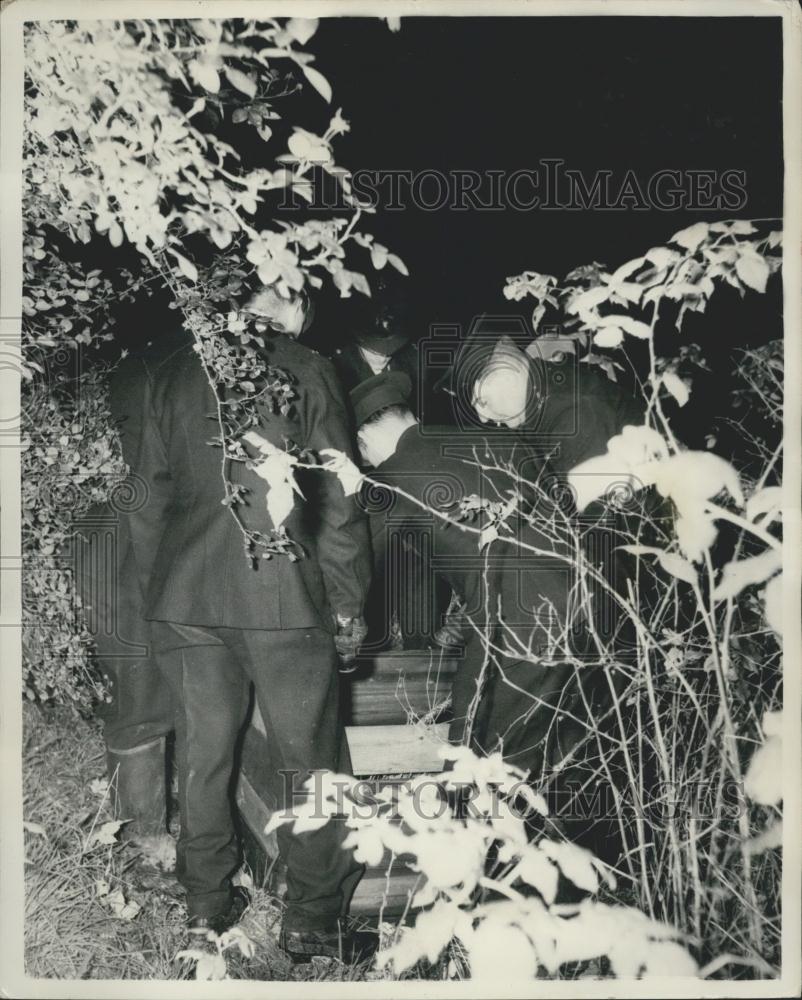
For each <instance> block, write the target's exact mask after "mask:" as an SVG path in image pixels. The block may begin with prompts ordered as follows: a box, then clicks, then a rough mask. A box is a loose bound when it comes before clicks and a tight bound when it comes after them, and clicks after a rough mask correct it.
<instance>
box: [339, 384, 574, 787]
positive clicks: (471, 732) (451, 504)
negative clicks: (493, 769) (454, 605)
mask: <svg viewBox="0 0 802 1000" xmlns="http://www.w3.org/2000/svg"><path fill="white" fill-rule="evenodd" d="M407 391H408V386H407V385H406V384H405V381H404V379H403V377H401V376H399V375H393V374H390V375H383V376H375V377H374V378H372V379H369V380H368V381H366V382H364V383H363V384H362V385H361V386H359V387H357V389H356V390H354V391H353V392H352V393H351V402H352V406H353V409H354V412H355V415H356V418H357V425H358V428H359V430H358V441H359V447H360V452H361V454H362V458H363V460H364V461H366V462H367V463H369V464H370V465H371V466H373V468H374V470H375V471H374V472H372V473H370V479H371V480H373V481H374V482H378V483H381V484H384V485H385V486H386V487H388V488H390V489H388V491H387V492H388V496H387V497H381V496H379V495H377V494H378V492H380V491H377V489H376V487H375V486H370V488H369V490H367V491H366V493H367V494H369V495H368V496H367V497H366V499H365V500H364V503H365V504H366V506H367V508H368V510H369V511H370V512H371V513H370V522H371V537H372V540H373V546H374V551H375V553H376V554H377V557H378V558H379V559H381V555H382V553H383V552H385V551H386V550H387V548H388V539H389V536H390V534H391V533H392V532H393V531H398V530H404V529H405V528H410V529H412V528H414V527H415V526H416V525H417V526H418V527H420V524H421V518H422V517H425V508H426V507H429V508H432V509H433V510H435V511H437V512H439V513H440V514H441V515H444V517H438V516H437V515H436V514H434V515H431V518H432V520H431V528H432V533H433V542H432V544H431V551H430V554H429V559H430V564H431V566H432V567H436V570H437V572H439V573H441V574H442V575H443V576H444V577H445V578H446V579H447V581H448V583H449V584H450V585H451V587H452V588H453V589H454V591H456V592H457V593H458V594H459V595H460V596H461V597H462V598H463V599H464V601H465V603H466V616H467V618H468V620H469V622H470V624H469V627H468V628H467V629H466V632H467V636H466V643H465V652H464V657H463V661H462V663H461V664H460V667H459V670H458V672H457V675H456V679H455V681H454V685H453V689H452V713H453V721H452V724H451V730H450V737H451V739H452V740H453V741H454V742H462V741H467V740H469V739H470V740H471V741H472V742H473V743H474V745H476V746H477V747H478V748H479V749H480V750H483V751H485V752H491V751H493V750H495V749H502V750H503V753H504V756H505V758H506V759H508V760H509V761H510V762H511V763H514V764H516V765H517V766H520V767H522V768H524V769H525V770H529V771H530V772H531V773H532V775H533V778H537V777H538V776H539V775H540V773H541V772H542V770H543V768H544V767H546V766H547V765H548V764H549V763H554V762H555V761H556V760H559V759H561V757H562V756H563V755H564V754H565V753H567V752H568V749H570V747H569V746H568V745H567V742H566V739H565V737H564V731H568V730H570V731H571V739H575V734H574V732H573V730H572V729H571V727H572V726H573V725H575V723H574V722H573V721H572V718H571V717H570V716H569V714H567V713H566V712H565V711H564V709H565V708H566V706H565V703H564V702H565V694H566V691H567V688H568V684H569V681H570V679H571V677H572V676H573V668H572V666H571V665H569V664H566V663H565V662H560V660H562V657H560V659H559V660H558V661H557V662H555V655H554V648H553V647H554V643H555V639H556V637H557V636H558V635H559V634H560V633H561V632H562V630H563V629H565V628H566V627H567V626H568V625H569V617H570V614H571V608H570V601H569V595H570V591H571V585H572V580H571V567H570V564H569V563H568V562H567V561H566V558H565V556H566V553H562V556H563V558H560V555H561V553H558V552H557V551H556V550H555V547H554V543H553V541H552V540H551V539H550V538H547V537H546V536H545V535H544V534H542V533H541V532H540V531H537V530H536V529H535V528H533V527H532V526H531V525H529V524H526V523H524V522H523V521H522V520H521V519H520V518H516V517H515V516H512V517H511V518H510V520H509V524H510V526H511V527H512V529H513V532H514V534H513V535H512V537H513V538H518V539H519V540H520V541H521V542H522V543H523V545H524V546H530V547H534V548H535V549H537V550H538V551H537V552H536V553H533V552H531V550H530V549H527V548H525V547H524V548H522V547H519V546H516V545H515V544H509V543H506V542H502V541H500V540H496V541H490V542H488V544H487V545H485V546H484V547H483V548H481V549H480V546H479V536H478V532H477V527H478V526H479V525H480V524H482V523H483V522H482V521H481V520H480V519H477V520H476V521H474V522H471V521H470V520H464V521H463V523H462V526H461V525H460V524H458V523H455V522H456V521H458V520H459V519H460V516H461V512H460V501H461V500H463V499H464V498H467V497H470V496H472V495H476V496H478V497H480V498H482V499H486V500H489V501H492V502H500V501H505V500H508V499H509V495H508V491H509V490H510V489H512V488H513V487H514V486H515V481H514V479H512V478H509V477H507V476H506V475H501V474H487V473H483V472H482V470H480V469H479V468H478V467H477V465H476V464H475V463H476V459H475V457H473V452H474V448H475V443H471V441H467V442H465V443H463V442H461V441H460V434H459V432H457V431H455V429H454V428H451V427H439V428H437V427H427V428H425V430H424V429H423V428H422V427H421V426H420V424H419V423H418V421H417V420H416V419H415V417H414V415H413V414H412V412H411V411H410V410H409V408H408V407H407V405H406V393H407ZM477 450H478V452H479V454H480V456H481V454H482V453H483V449H477ZM391 490H392V491H395V490H401V491H403V493H404V494H407V496H404V495H402V494H400V493H397V492H391ZM480 682H481V687H482V690H481V693H480V692H479V686H480ZM574 700H575V698H574ZM572 708H575V706H574V705H573V701H572Z"/></svg>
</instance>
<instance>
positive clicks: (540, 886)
mask: <svg viewBox="0 0 802 1000" xmlns="http://www.w3.org/2000/svg"><path fill="white" fill-rule="evenodd" d="M516 874H517V875H518V877H519V878H522V879H523V880H524V882H527V883H528V884H529V885H531V886H534V887H535V889H537V891H538V892H539V893H540V895H541V896H542V897H543V901H544V902H545V903H546V905H547V906H551V904H552V903H553V902H554V900H555V897H556V896H557V883H558V881H559V872H558V871H557V868H556V867H555V865H554V863H553V862H552V861H550V860H549V858H548V857H547V856H546V855H545V854H544V853H543V851H541V850H539V849H538V848H536V847H534V846H532V845H530V846H529V847H528V848H527V850H526V852H525V853H524V855H523V857H522V858H521V860H520V861H519V862H518V867H517V868H516Z"/></svg>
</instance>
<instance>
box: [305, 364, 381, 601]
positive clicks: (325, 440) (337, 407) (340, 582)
mask: <svg viewBox="0 0 802 1000" xmlns="http://www.w3.org/2000/svg"><path fill="white" fill-rule="evenodd" d="M321 360H322V359H321ZM316 374H318V377H317V378H315V379H310V380H309V381H310V382H314V383H315V384H313V385H307V387H306V388H307V390H308V391H307V392H306V393H305V396H306V407H305V409H306V427H307V433H306V447H307V448H309V449H311V450H312V451H314V452H315V454H316V455H318V456H319V455H320V452H321V451H322V450H323V449H324V448H334V449H336V450H337V451H341V452H344V453H345V454H346V455H347V456H348V457H349V458H350V459H351V460H352V461H353V460H354V452H353V446H352V442H351V431H350V427H349V421H348V414H347V410H346V405H345V399H344V397H343V393H342V390H341V389H340V386H339V384H338V379H337V376H336V374H335V371H334V368H333V367H332V365H331V363H330V362H328V361H322V364H321V368H320V370H319V373H316ZM305 483H309V484H310V486H311V487H313V488H314V494H313V496H310V497H309V498H308V499H309V501H310V502H312V503H313V504H314V505H315V513H316V530H315V534H316V542H317V556H318V563H319V565H320V569H321V571H322V573H323V581H324V585H325V588H326V594H327V596H328V599H329V604H330V605H331V609H332V611H333V612H335V613H336V614H340V615H344V616H346V617H356V616H358V615H362V614H363V613H364V609H365V601H366V599H367V593H368V588H369V586H370V577H371V551H370V540H369V536H368V525H367V519H366V517H365V515H364V514H363V512H362V511H361V509H360V507H359V505H358V503H357V500H356V497H355V496H346V495H345V493H344V492H343V488H342V486H341V484H340V481H339V479H338V478H337V476H336V475H334V474H333V473H331V472H316V473H313V475H312V476H310V477H307V478H306V479H305Z"/></svg>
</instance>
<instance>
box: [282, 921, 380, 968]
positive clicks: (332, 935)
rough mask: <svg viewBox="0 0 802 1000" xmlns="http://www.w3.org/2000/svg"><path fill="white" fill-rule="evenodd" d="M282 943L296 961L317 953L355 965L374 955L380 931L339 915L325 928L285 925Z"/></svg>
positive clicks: (306, 960)
mask: <svg viewBox="0 0 802 1000" xmlns="http://www.w3.org/2000/svg"><path fill="white" fill-rule="evenodd" d="M279 946H280V947H281V948H282V949H283V950H284V951H286V952H287V954H288V955H289V956H290V958H291V959H292V960H293V962H294V963H295V964H296V965H298V964H300V963H302V962H309V961H310V960H311V959H312V958H313V957H314V956H315V955H319V956H321V957H322V958H336V959H339V960H340V961H341V962H345V963H346V964H348V965H354V964H356V963H357V962H366V961H368V959H371V958H372V957H373V956H374V954H375V953H376V951H377V950H378V947H379V935H378V932H377V931H374V930H370V929H365V928H357V927H355V926H354V925H353V923H352V922H351V921H350V920H349V919H348V918H346V917H340V918H338V919H337V921H336V922H335V923H333V924H332V925H331V926H330V927H326V928H324V929H322V930H314V931H313V930H289V929H288V928H286V927H282V928H281V935H280V936H279Z"/></svg>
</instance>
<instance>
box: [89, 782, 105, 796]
mask: <svg viewBox="0 0 802 1000" xmlns="http://www.w3.org/2000/svg"><path fill="white" fill-rule="evenodd" d="M89 791H90V792H91V793H92V794H93V795H101V796H103V795H107V794H108V791H109V782H108V779H107V778H93V779H92V780H91V781H90V782H89Z"/></svg>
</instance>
